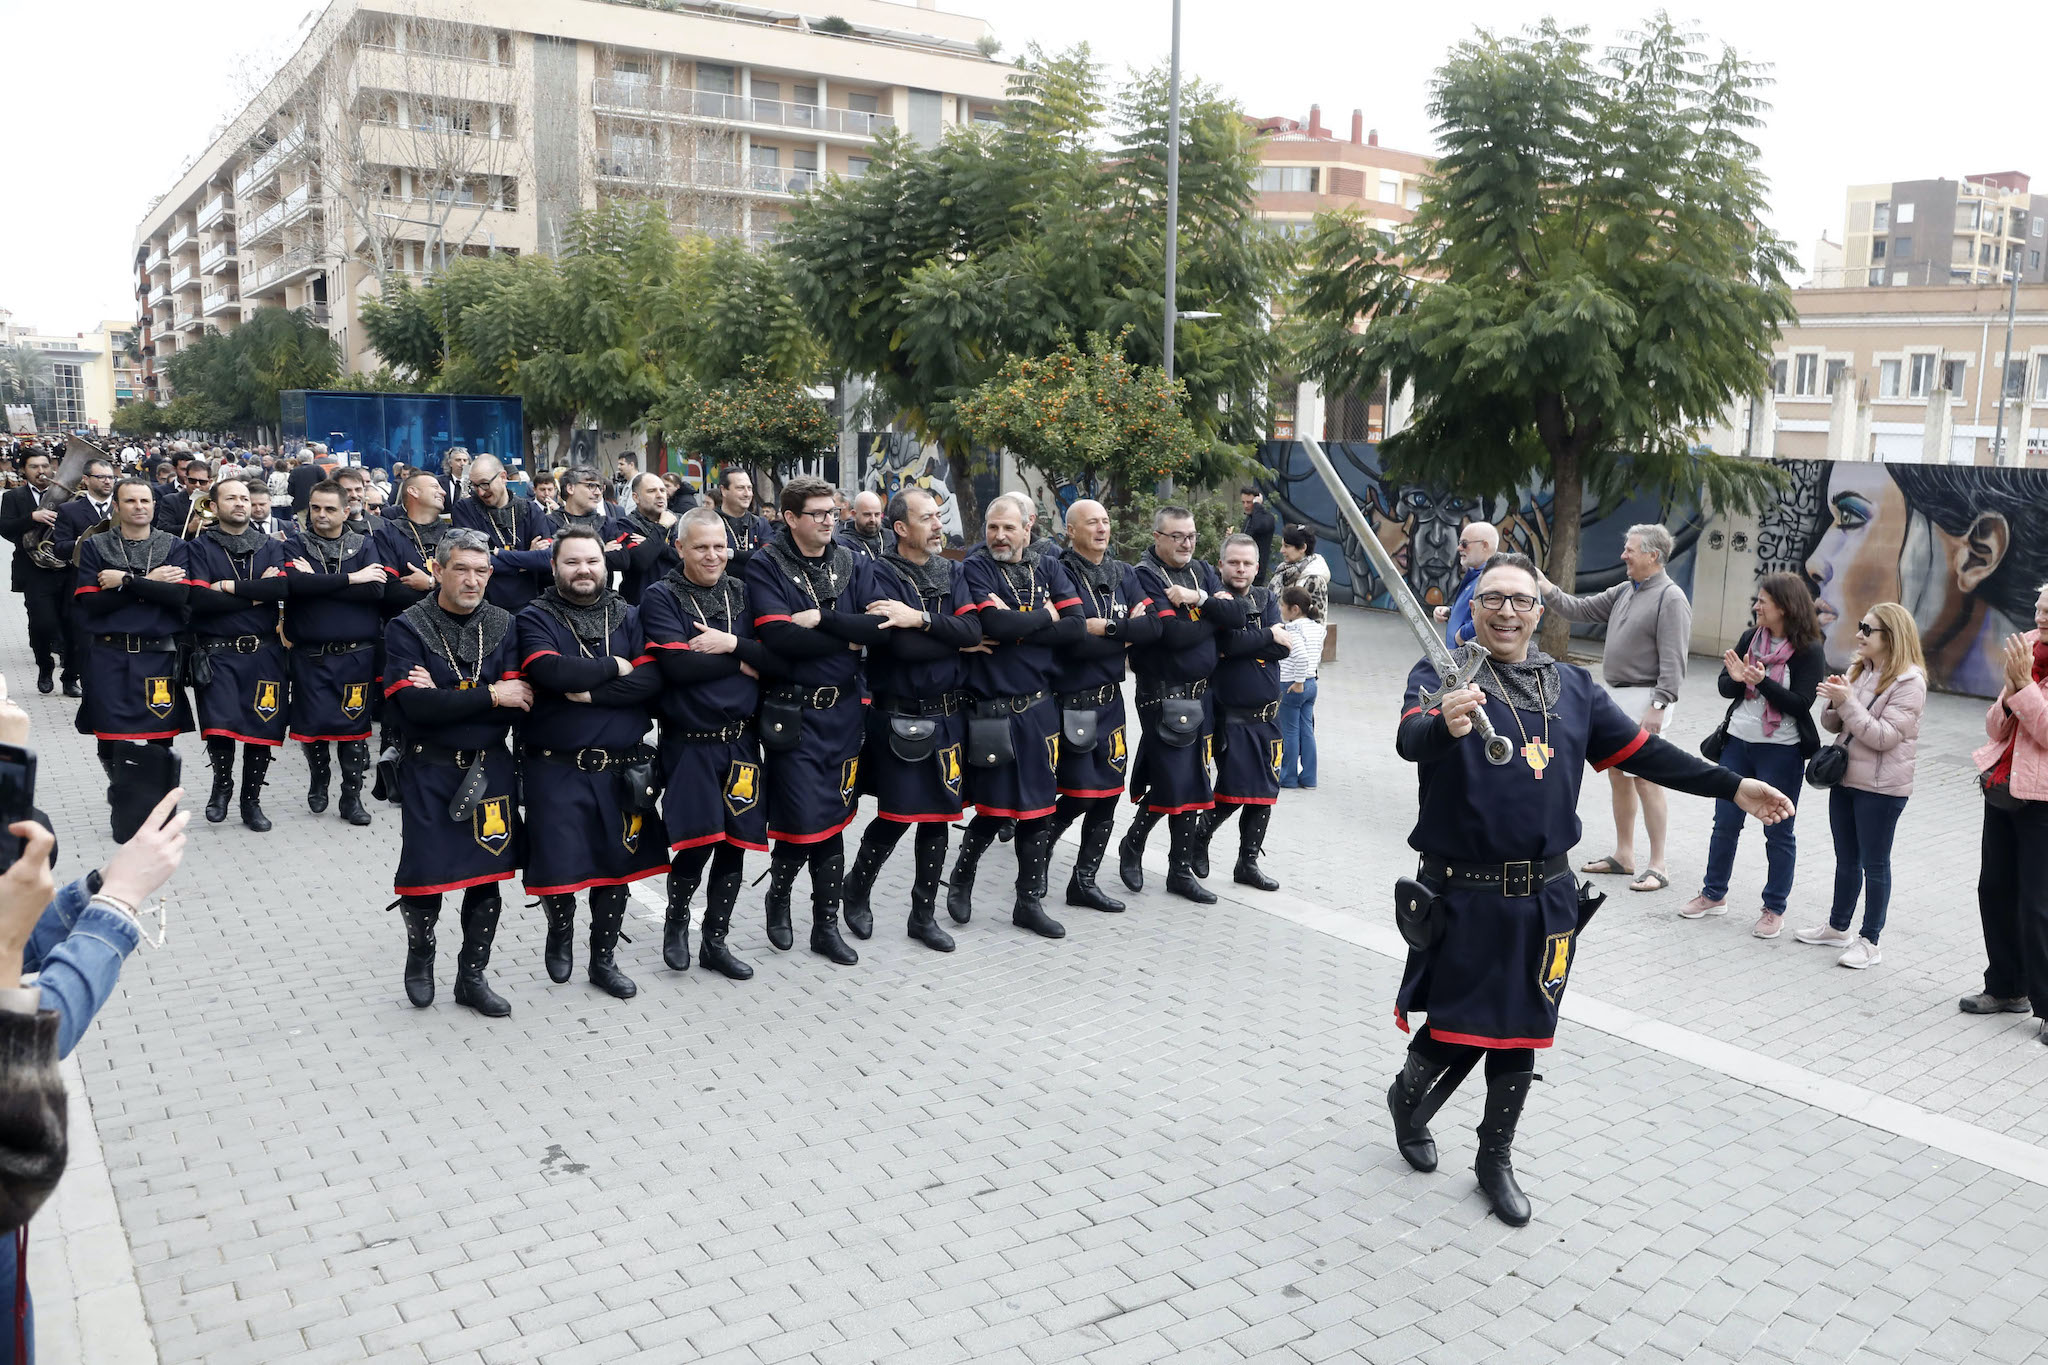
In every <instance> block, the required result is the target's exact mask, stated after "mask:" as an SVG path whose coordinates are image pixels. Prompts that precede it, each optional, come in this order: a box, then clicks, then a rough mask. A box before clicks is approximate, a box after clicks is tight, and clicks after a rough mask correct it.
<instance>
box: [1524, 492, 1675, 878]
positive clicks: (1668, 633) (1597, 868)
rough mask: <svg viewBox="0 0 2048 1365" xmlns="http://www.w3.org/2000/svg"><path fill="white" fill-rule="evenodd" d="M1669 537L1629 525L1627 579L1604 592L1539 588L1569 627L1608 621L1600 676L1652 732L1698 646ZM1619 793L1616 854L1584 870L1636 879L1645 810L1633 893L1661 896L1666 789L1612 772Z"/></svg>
mask: <svg viewBox="0 0 2048 1365" xmlns="http://www.w3.org/2000/svg"><path fill="white" fill-rule="evenodd" d="M1671 551H1672V540H1671V532H1669V531H1667V530H1665V529H1664V528H1663V527H1662V526H1658V525H1654V524H1647V525H1642V526H1631V527H1629V528H1628V535H1627V537H1626V538H1625V539H1624V540H1623V542H1622V551H1621V562H1622V564H1623V565H1624V566H1625V567H1626V568H1627V569H1628V578H1627V579H1626V580H1625V581H1623V582H1620V583H1617V584H1615V585H1614V586H1613V587H1611V588H1609V589H1608V590H1607V591H1605V592H1600V593H1593V594H1591V595H1590V596H1586V597H1572V596H1570V595H1569V594H1566V593H1564V592H1561V591H1559V590H1558V587H1557V585H1556V584H1554V583H1552V582H1551V581H1550V580H1549V579H1547V578H1546V579H1541V580H1540V581H1539V582H1538V584H1537V586H1538V588H1539V589H1540V590H1541V592H1542V593H1543V605H1544V607H1545V608H1546V609H1548V610H1550V611H1554V612H1556V613H1557V614H1558V615H1559V616H1562V617H1564V618H1565V620H1567V621H1605V622H1606V623H1607V648H1606V651H1605V654H1604V656H1603V657H1602V659H1601V664H1600V678H1601V681H1602V683H1604V684H1605V685H1606V688H1607V691H1608V692H1609V693H1610V694H1611V695H1612V696H1613V697H1614V700H1615V701H1616V703H1618V704H1619V705H1620V707H1621V709H1622V710H1623V711H1625V712H1627V713H1628V715H1629V716H1631V717H1633V718H1634V719H1635V720H1636V721H1638V722H1639V723H1641V725H1642V727H1643V729H1645V730H1647V731H1648V732H1649V733H1651V734H1653V735H1654V734H1658V733H1660V732H1661V731H1662V730H1663V729H1664V727H1665V726H1666V725H1668V724H1669V723H1670V721H1671V712H1672V709H1673V708H1674V707H1675V706H1676V705H1677V704H1678V688H1679V684H1681V683H1682V682H1684V681H1685V655H1686V650H1687V647H1688V646H1690V645H1691V643H1692V603H1691V602H1690V601H1689V600H1688V599H1687V598H1686V595H1685V589H1683V588H1681V587H1679V586H1678V585H1677V584H1676V583H1674V582H1672V581H1671V575H1670V574H1668V573H1666V572H1665V571H1664V570H1665V565H1666V564H1668V563H1669V562H1670V559H1671ZM1607 778H1608V781H1609V782H1611V783H1612V784H1613V787H1614V852H1613V853H1612V854H1610V855H1608V856H1607V857H1604V858H1600V859H1597V860H1595V861H1593V862H1590V863H1587V864H1586V865H1585V866H1584V868H1583V869H1581V870H1583V871H1586V872H1606V873H1624V874H1627V873H1633V872H1634V871H1635V870H1636V861H1635V842H1636V837H1635V836H1636V807H1637V806H1638V805H1640V806H1641V807H1642V809H1643V829H1644V830H1645V831H1646V832H1647V833H1648V834H1649V836H1650V858H1649V861H1648V862H1647V863H1644V864H1643V865H1642V875H1641V876H1639V877H1636V879H1635V880H1634V881H1632V882H1630V883H1629V889H1630V890H1631V891H1662V890H1663V889H1664V888H1665V887H1667V886H1669V885H1670V884H1671V872H1670V869H1669V868H1667V867H1666V866H1665V865H1664V829H1665V811H1666V806H1665V797H1664V789H1663V788H1662V787H1659V786H1657V785H1656V784H1655V783H1653V782H1647V781H1644V780H1641V779H1639V778H1633V777H1630V776H1629V775H1628V774H1627V773H1624V772H1623V771H1621V769H1619V768H1614V769H1612V770H1610V771H1609V772H1608V774H1607Z"/></svg>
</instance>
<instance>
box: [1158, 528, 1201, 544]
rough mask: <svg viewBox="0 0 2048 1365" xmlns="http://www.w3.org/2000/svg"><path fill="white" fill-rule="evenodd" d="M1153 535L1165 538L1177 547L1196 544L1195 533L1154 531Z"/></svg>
mask: <svg viewBox="0 0 2048 1365" xmlns="http://www.w3.org/2000/svg"><path fill="white" fill-rule="evenodd" d="M1152 534H1153V535H1155V536H1164V537H1166V538H1167V539H1168V540H1170V541H1172V542H1173V543H1174V544H1176V545H1192V544H1194V543H1195V533H1194V532H1193V531H1154V532H1153V533H1152Z"/></svg>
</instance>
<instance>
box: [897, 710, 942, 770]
mask: <svg viewBox="0 0 2048 1365" xmlns="http://www.w3.org/2000/svg"><path fill="white" fill-rule="evenodd" d="M938 747H939V723H938V722H937V721H936V720H933V719H932V718H931V717H930V716H891V717H889V752H890V753H892V754H894V755H896V757H898V758H900V759H902V760H903V761H904V762H905V763H922V762H924V761H925V760H926V759H928V758H930V757H931V756H932V754H933V753H934V752H936V751H937V749H938Z"/></svg>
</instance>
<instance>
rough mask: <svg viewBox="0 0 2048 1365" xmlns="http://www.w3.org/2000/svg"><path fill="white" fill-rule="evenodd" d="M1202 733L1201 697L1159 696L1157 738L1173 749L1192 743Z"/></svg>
mask: <svg viewBox="0 0 2048 1365" xmlns="http://www.w3.org/2000/svg"><path fill="white" fill-rule="evenodd" d="M1201 733H1202V699H1201V698H1200V697H1161V698H1160V699H1159V730H1158V734H1159V739H1160V742H1161V743H1163V744H1166V745H1169V746H1170V747H1172V748H1175V749H1185V748H1187V747H1188V745H1190V744H1193V743H1194V742H1195V740H1196V738H1197V737H1198V736H1200V735H1201Z"/></svg>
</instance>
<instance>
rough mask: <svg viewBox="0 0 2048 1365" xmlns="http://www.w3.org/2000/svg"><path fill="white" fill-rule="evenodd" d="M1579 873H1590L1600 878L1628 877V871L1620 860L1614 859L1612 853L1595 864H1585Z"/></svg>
mask: <svg viewBox="0 0 2048 1365" xmlns="http://www.w3.org/2000/svg"><path fill="white" fill-rule="evenodd" d="M1579 871H1581V872H1591V873H1594V874H1595V875H1597V876H1602V877H1626V876H1628V875H1629V869H1628V868H1625V867H1623V866H1622V865H1621V859H1619V858H1617V857H1615V856H1614V855H1613V854H1612V853H1610V854H1608V855H1607V856H1606V857H1605V858H1602V859H1601V860H1600V861H1598V862H1596V863H1587V864H1586V865H1585V866H1584V867H1581V868H1580V869H1579Z"/></svg>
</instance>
